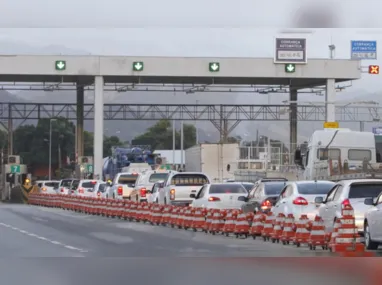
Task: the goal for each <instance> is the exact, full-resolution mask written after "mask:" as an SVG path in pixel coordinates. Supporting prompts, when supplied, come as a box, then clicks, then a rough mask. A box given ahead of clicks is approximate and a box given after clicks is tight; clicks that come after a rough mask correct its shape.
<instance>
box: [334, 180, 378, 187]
mask: <svg viewBox="0 0 382 285" xmlns="http://www.w3.org/2000/svg"><path fill="white" fill-rule="evenodd" d="M362 182H365V183H367V182H380V183H382V179H353V180H342V181H339V182H338V183H341V184H343V185H345V186H349V185H351V184H353V183H362Z"/></svg>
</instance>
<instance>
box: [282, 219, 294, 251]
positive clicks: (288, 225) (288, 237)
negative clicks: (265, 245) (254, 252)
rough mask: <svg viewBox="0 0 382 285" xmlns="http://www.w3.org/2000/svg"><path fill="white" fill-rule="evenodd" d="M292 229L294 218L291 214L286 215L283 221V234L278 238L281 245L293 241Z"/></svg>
mask: <svg viewBox="0 0 382 285" xmlns="http://www.w3.org/2000/svg"><path fill="white" fill-rule="evenodd" d="M293 227H294V216H293V214H288V215H287V216H286V218H285V221H284V227H283V232H282V234H281V236H280V240H281V242H282V244H284V245H286V244H289V243H290V242H291V241H293V239H294V237H295V235H296V233H295V231H294V229H293Z"/></svg>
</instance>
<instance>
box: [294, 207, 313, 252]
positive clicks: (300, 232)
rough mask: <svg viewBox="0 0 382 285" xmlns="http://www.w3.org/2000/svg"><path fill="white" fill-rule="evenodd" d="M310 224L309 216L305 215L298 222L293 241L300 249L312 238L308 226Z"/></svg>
mask: <svg viewBox="0 0 382 285" xmlns="http://www.w3.org/2000/svg"><path fill="white" fill-rule="evenodd" d="M308 222H309V219H308V216H307V215H305V214H303V215H301V216H300V219H299V220H298V221H297V222H296V235H295V237H294V239H293V241H294V243H295V245H296V246H297V247H300V246H301V244H307V243H308V240H309V236H310V232H309V231H308V227H307V224H308Z"/></svg>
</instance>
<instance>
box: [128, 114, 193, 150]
mask: <svg viewBox="0 0 382 285" xmlns="http://www.w3.org/2000/svg"><path fill="white" fill-rule="evenodd" d="M183 134H184V148H185V149H187V148H189V147H191V146H193V145H195V142H196V128H195V126H194V125H190V124H183ZM172 136H173V131H172V125H171V123H170V121H169V120H160V121H158V122H157V123H156V124H155V125H154V126H152V127H150V128H148V129H147V131H146V132H145V133H144V134H142V135H139V136H137V137H135V138H134V139H133V141H132V142H131V143H132V144H133V145H150V147H151V148H152V149H153V150H155V149H172V143H173V137H172ZM180 140H181V139H180V132H179V131H176V132H175V147H176V149H180Z"/></svg>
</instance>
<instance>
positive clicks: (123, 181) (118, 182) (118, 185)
mask: <svg viewBox="0 0 382 285" xmlns="http://www.w3.org/2000/svg"><path fill="white" fill-rule="evenodd" d="M140 175H141V174H139V173H137V172H120V173H117V175H116V176H115V177H114V179H113V182H108V183H107V184H108V189H107V190H106V195H105V196H106V198H113V199H128V200H133V201H137V202H138V201H139V195H138V191H137V190H136V189H135V184H136V182H137V180H138V179H139V177H140Z"/></svg>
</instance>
